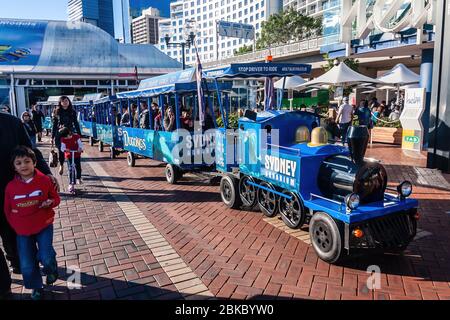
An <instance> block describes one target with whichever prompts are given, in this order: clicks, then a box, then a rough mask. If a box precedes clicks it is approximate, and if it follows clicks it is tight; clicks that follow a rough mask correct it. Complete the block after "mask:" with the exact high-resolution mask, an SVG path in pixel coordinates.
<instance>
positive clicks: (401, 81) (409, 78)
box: [377, 63, 420, 86]
mask: <svg viewBox="0 0 450 320" xmlns="http://www.w3.org/2000/svg"><path fill="white" fill-rule="evenodd" d="M377 79H378V80H379V81H382V82H384V83H389V84H392V85H400V86H403V85H406V84H412V83H419V81H420V76H419V75H418V74H417V73H414V72H412V71H411V70H409V69H408V68H407V67H406V66H405V65H404V64H403V63H399V64H397V65H395V67H393V68H392V69H391V70H390V71H388V72H386V73H385V74H383V75H382V76H381V77H378V78H377Z"/></svg>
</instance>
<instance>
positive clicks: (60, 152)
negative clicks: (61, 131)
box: [55, 135, 64, 166]
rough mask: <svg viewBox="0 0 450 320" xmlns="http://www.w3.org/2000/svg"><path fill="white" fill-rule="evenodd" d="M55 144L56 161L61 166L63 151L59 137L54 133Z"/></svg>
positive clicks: (62, 163)
mask: <svg viewBox="0 0 450 320" xmlns="http://www.w3.org/2000/svg"><path fill="white" fill-rule="evenodd" d="M55 145H56V148H57V149H58V161H59V164H60V165H61V166H63V165H64V152H62V151H61V137H60V136H59V135H56V137H55Z"/></svg>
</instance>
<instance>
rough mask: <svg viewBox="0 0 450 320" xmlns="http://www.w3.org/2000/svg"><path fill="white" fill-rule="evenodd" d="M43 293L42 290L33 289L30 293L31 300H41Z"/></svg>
mask: <svg viewBox="0 0 450 320" xmlns="http://www.w3.org/2000/svg"><path fill="white" fill-rule="evenodd" d="M43 293H44V290H43V289H42V288H41V289H33V291H31V300H35V301H38V300H42V295H43Z"/></svg>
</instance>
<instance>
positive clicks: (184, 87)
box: [117, 82, 233, 99]
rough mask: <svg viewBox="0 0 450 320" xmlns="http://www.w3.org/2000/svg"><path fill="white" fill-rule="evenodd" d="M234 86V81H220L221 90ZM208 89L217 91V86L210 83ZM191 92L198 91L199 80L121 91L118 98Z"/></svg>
mask: <svg viewBox="0 0 450 320" xmlns="http://www.w3.org/2000/svg"><path fill="white" fill-rule="evenodd" d="M232 86H233V84H232V83H220V84H219V89H220V91H226V90H231V89H232ZM208 89H209V91H215V86H214V85H213V84H212V83H211V84H209V85H208ZM189 92H197V82H189V83H173V84H170V85H166V86H160V87H156V88H147V89H138V90H134V91H127V92H120V93H118V94H117V98H119V99H125V98H129V99H133V98H150V97H154V96H158V95H161V94H168V93H178V94H183V93H189Z"/></svg>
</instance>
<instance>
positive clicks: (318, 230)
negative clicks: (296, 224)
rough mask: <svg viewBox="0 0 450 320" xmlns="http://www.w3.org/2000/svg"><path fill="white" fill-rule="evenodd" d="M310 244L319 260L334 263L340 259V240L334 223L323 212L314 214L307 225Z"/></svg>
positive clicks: (339, 233) (341, 247)
mask: <svg viewBox="0 0 450 320" xmlns="http://www.w3.org/2000/svg"><path fill="white" fill-rule="evenodd" d="M309 236H310V238H311V243H312V246H313V248H314V250H315V251H316V253H317V255H318V256H319V258H320V259H322V260H324V261H326V262H329V263H335V262H337V261H338V260H339V259H340V258H341V254H342V251H343V250H342V249H343V245H342V238H341V232H340V231H339V227H338V225H337V224H336V221H334V220H333V218H331V217H330V216H329V215H328V214H326V213H325V212H317V213H315V214H314V215H313V216H312V218H311V221H310V223H309Z"/></svg>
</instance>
